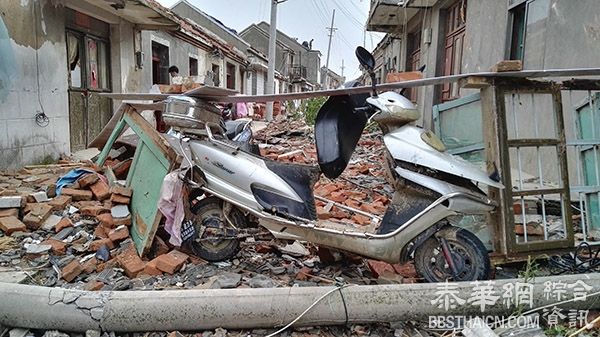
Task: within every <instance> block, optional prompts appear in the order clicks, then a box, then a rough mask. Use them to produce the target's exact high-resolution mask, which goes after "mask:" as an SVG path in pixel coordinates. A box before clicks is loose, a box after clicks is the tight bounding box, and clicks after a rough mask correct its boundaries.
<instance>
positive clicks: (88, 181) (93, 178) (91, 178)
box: [77, 173, 100, 187]
mask: <svg viewBox="0 0 600 337" xmlns="http://www.w3.org/2000/svg"><path fill="white" fill-rule="evenodd" d="M98 179H100V178H98V175H97V174H96V173H89V174H86V175H84V176H83V177H81V178H79V179H78V180H77V182H79V186H81V187H87V186H90V185H92V184H95V183H96V182H97V181H98Z"/></svg>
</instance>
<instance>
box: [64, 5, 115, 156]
mask: <svg viewBox="0 0 600 337" xmlns="http://www.w3.org/2000/svg"><path fill="white" fill-rule="evenodd" d="M109 34H110V26H109V25H108V24H107V23H105V22H102V21H100V20H97V19H95V18H92V17H89V16H87V15H85V14H83V13H79V12H76V11H74V10H71V9H67V30H66V41H67V71H68V75H69V76H68V79H69V89H68V93H69V130H70V145H71V151H73V152H74V151H79V150H83V149H85V148H86V147H87V144H88V143H89V142H91V141H92V140H93V139H94V138H95V137H96V136H97V135H98V134H99V133H100V131H101V130H102V128H103V127H104V126H105V125H106V123H108V121H109V120H110V118H111V116H112V104H111V101H110V99H109V98H106V97H101V96H100V95H99V93H102V92H110V91H111V89H110V70H109V69H110V44H109V40H108V37H109Z"/></svg>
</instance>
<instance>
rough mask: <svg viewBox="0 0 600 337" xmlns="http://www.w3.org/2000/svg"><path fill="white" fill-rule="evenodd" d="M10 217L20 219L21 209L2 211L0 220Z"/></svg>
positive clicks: (0, 210) (0, 211)
mask: <svg viewBox="0 0 600 337" xmlns="http://www.w3.org/2000/svg"><path fill="white" fill-rule="evenodd" d="M9 216H14V217H15V218H18V217H19V209H18V208H5V209H0V218H6V217H9Z"/></svg>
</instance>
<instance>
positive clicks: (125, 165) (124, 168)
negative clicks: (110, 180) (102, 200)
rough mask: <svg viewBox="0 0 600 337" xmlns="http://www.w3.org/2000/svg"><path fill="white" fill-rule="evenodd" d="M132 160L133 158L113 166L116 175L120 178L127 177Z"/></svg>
mask: <svg viewBox="0 0 600 337" xmlns="http://www.w3.org/2000/svg"><path fill="white" fill-rule="evenodd" d="M132 162H133V159H127V160H124V161H122V162H120V163H118V164H116V165H114V166H112V169H113V172H114V174H115V177H117V178H118V179H125V177H127V173H128V172H129V168H130V167H131V163H132Z"/></svg>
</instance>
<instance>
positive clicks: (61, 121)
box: [0, 1, 69, 169]
mask: <svg viewBox="0 0 600 337" xmlns="http://www.w3.org/2000/svg"><path fill="white" fill-rule="evenodd" d="M5 5H6V6H7V7H5V8H3V12H4V13H5V14H4V15H2V16H0V47H1V48H0V169H14V168H18V167H20V166H22V165H24V164H30V163H36V162H40V161H42V160H43V159H44V158H45V157H47V156H51V157H53V158H57V157H58V156H59V155H60V154H61V153H65V152H68V151H69V132H68V130H69V114H68V113H69V112H68V111H69V105H68V96H67V71H66V59H67V55H66V47H65V34H64V16H63V13H62V12H61V11H60V10H57V9H56V8H54V7H53V6H51V5H50V4H48V3H47V2H45V1H43V2H40V1H36V2H34V1H20V2H18V1H14V2H11V3H10V4H9V3H6V2H4V3H3V7H4V6H5ZM32 6H36V7H37V6H40V7H41V9H40V7H38V8H36V13H38V14H37V15H36V16H37V19H35V18H34V17H33V13H34V11H33V7H32ZM40 13H41V14H40ZM7 15H10V17H7ZM36 28H37V29H36ZM36 31H37V34H35V33H36ZM36 40H37V41H36ZM2 69H4V71H3V70H2ZM38 112H44V113H45V114H46V116H47V117H48V118H49V124H48V125H47V126H45V127H42V126H39V125H38V124H36V122H35V114H36V113H38Z"/></svg>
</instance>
